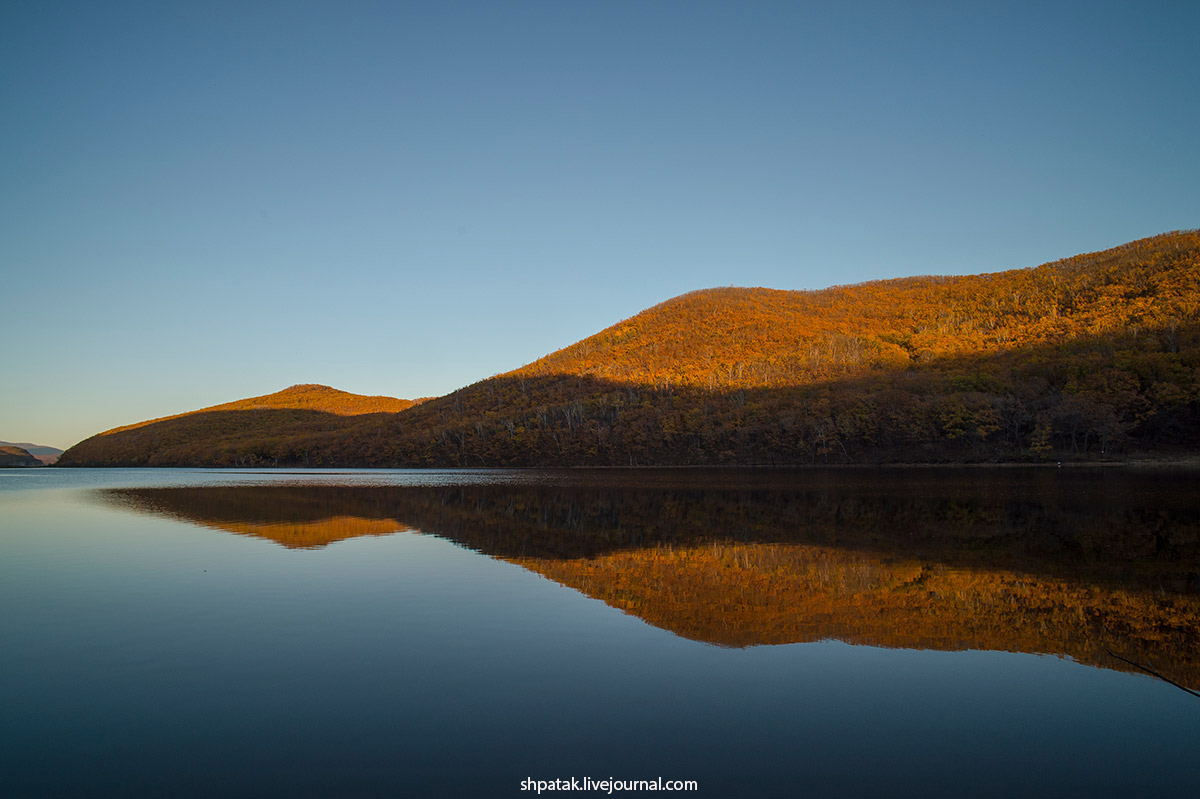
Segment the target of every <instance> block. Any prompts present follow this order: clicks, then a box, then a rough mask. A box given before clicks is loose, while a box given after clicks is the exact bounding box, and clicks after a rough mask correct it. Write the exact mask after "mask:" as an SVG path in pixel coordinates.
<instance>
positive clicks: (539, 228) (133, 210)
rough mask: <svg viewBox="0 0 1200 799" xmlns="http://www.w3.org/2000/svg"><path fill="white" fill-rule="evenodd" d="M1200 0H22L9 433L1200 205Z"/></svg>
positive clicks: (564, 335)
mask: <svg viewBox="0 0 1200 799" xmlns="http://www.w3.org/2000/svg"><path fill="white" fill-rule="evenodd" d="M1197 31H1200V3H1197V2H1194V0H1188V1H1186V2H1174V3H1171V2H1160V3H1154V2H1148V3H1141V2H1128V3H1105V2H1084V3H1055V2H1035V3H1028V4H1025V3H1018V2H1003V3H975V2H945V3H932V2H931V3H904V2H899V1H898V0H897V1H896V2H880V3H852V2H844V3H843V2H828V1H827V0H823V1H822V2H814V3H805V2H800V1H799V0H793V1H792V2H780V3H772V2H726V3H704V2H683V1H682V0H681V1H680V2H652V1H648V0H639V1H638V2H615V1H614V0H595V1H594V2H571V1H570V0H553V1H552V2H501V1H500V0H496V1H494V2H492V1H488V2H484V1H483V0H480V2H463V3H459V2H445V1H443V0H438V1H437V2H435V1H434V0H429V2H422V3H403V2H379V3H371V2H355V1H354V0H338V1H337V2H327V3H323V2H300V1H298V0H296V1H291V2H280V3H270V2H260V1H259V0H256V2H252V3H245V2H230V3H220V2H205V3H187V2H180V1H178V0H172V2H157V1H156V0H155V1H152V2H146V3H127V2H119V1H110V2H81V3H68V2H44V3H43V2H9V3H5V4H3V6H2V8H0V299H2V301H3V303H2V305H3V314H4V316H3V318H4V333H3V336H2V337H0V367H2V369H3V372H2V375H3V377H2V380H3V390H2V391H0V439H3V440H8V441H32V442H35V443H40V444H49V445H52V446H59V447H66V446H69V445H71V444H74V443H75V442H77V441H79V440H81V439H83V438H85V437H87V436H89V435H91V434H93V433H96V432H99V431H101V430H104V429H107V428H110V427H113V426H116V425H120V424H127V423H131V422H135V421H139V420H142V419H146V418H151V417H155V416H162V415H166V414H170V413H177V412H181V411H185V410H191V409H195V408H199V407H202V406H205V405H211V404H215V403H218V402H225V401H229V400H233V399H238V398H242V397H247V396H253V395H257V394H265V393H270V392H272V391H276V390H278V389H281V388H284V387H286V386H288V385H292V384H294V383H326V384H330V385H333V386H336V387H338V388H341V389H344V390H347V391H353V392H356V393H362V394H388V395H391V396H398V397H419V396H433V395H440V394H444V393H447V392H449V391H453V390H454V389H456V388H460V387H462V386H464V385H467V384H470V383H473V382H475V381H476V380H480V379H482V378H485V377H488V376H490V375H492V374H495V373H498V372H503V371H507V370H509V369H513V368H515V367H517V366H520V365H522V364H524V363H527V362H529V361H532V360H535V359H536V358H538V357H540V356H542V355H544V354H546V353H548V352H551V351H553V350H556V349H558V348H560V347H563V346H566V345H568V344H571V343H572V342H574V341H577V340H579V339H581V338H583V337H585V336H588V335H590V334H592V333H595V332H597V331H599V330H601V329H602V328H604V327H607V326H608V325H610V324H613V323H614V322H617V321H619V320H620V319H622V318H625V317H628V316H631V315H633V314H635V313H637V312H638V311H641V310H643V309H644V308H647V307H649V306H651V305H654V304H655V303H658V302H661V301H662V300H665V299H668V298H669V297H672V296H675V295H677V294H680V293H683V292H685V291H689V290H692V289H698V288H706V287H711V286H726V285H740V286H769V287H773V288H785V289H806V288H821V287H824V286H828V285H831V284H845V283H855V282H859V281H863V280H870V279H876V278H884V277H895V276H900V275H910V274H952V273H977V272H989V271H998V270H1002V269H1009V268H1017V267H1024V266H1033V265H1036V264H1039V263H1043V262H1045V261H1049V260H1054V259H1057V258H1060V257H1065V256H1069V255H1074V254H1076V253H1079V252H1086V251H1092V250H1099V249H1104V248H1107V247H1110V246H1113V245H1116V244H1120V243H1122V242H1124V241H1128V240H1130V239H1135V238H1140V237H1143V236H1148V235H1154V234H1156V233H1161V232H1164V231H1167V230H1173V229H1180V228H1194V227H1197V226H1200V148H1198V147H1197V141H1198V140H1200V88H1198V87H1200V45H1197V40H1196V36H1197Z"/></svg>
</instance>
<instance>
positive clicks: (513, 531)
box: [103, 469, 1200, 686]
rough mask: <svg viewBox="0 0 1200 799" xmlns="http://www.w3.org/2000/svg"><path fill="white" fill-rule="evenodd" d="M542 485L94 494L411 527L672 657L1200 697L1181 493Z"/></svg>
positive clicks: (153, 504)
mask: <svg viewBox="0 0 1200 799" xmlns="http://www.w3.org/2000/svg"><path fill="white" fill-rule="evenodd" d="M537 477H538V479H540V480H542V483H541V484H534V483H533V482H532V478H533V475H532V474H531V482H530V484H526V485H482V484H481V485H459V486H438V487H399V486H395V487H350V486H320V485H317V486H314V485H305V486H266V487H204V488H153V489H112V490H108V491H105V492H103V494H104V496H105V498H106V499H107V500H108V501H110V502H115V503H118V504H121V505H123V506H126V507H132V508H135V509H137V510H141V511H145V512H151V513H156V514H162V515H168V516H172V517H175V518H180V519H184V520H188V521H192V522H195V523H198V524H203V525H206V526H210V527H215V528H219V529H225V530H229V531H231V532H235V533H240V534H250V535H255V536H258V537H261V538H267V539H270V540H273V541H276V542H278V543H280V544H282V545H284V546H288V547H315V546H322V545H324V544H327V543H331V542H333V541H337V540H341V539H345V538H350V537H354V536H357V535H379V534H385V533H387V532H391V531H395V530H400V529H419V530H422V531H425V532H429V533H434V534H437V535H439V536H443V537H445V538H448V539H450V540H453V541H455V542H458V543H460V544H462V545H465V546H468V547H471V548H473V549H476V550H478V551H480V552H483V553H486V554H488V555H491V556H494V557H498V558H503V559H505V560H509V561H511V562H513V563H517V564H520V565H521V566H523V567H525V568H527V569H529V570H531V571H534V572H537V573H539V574H542V575H544V576H546V577H548V578H550V579H552V580H555V581H557V582H559V583H562V584H563V585H567V586H570V587H572V588H575V589H577V590H579V591H581V592H583V593H586V594H588V595H590V596H593V597H596V598H598V599H601V600H603V601H604V602H606V603H608V604H609V605H611V606H613V607H616V608H619V609H621V610H623V611H626V612H628V613H631V614H634V615H636V616H638V617H640V618H642V619H644V620H646V621H647V622H649V623H651V624H654V625H656V626H658V627H661V628H663V629H667V630H670V631H672V632H675V633H677V634H679V635H682V636H686V637H688V638H691V639H695V640H700V641H707V642H711V643H715V644H720V645H728V646H748V645H754V644H775V643H790V642H799V641H814V640H821V639H827V638H836V639H840V640H844V641H848V642H852V643H863V644H872V645H878V646H894V647H910V648H931V649H944V650H959V649H988V650H1008V651H1019V652H1038V653H1050V654H1055V655H1062V656H1069V657H1072V658H1075V659H1076V660H1079V661H1081V662H1084V663H1089V664H1093V665H1101V666H1106V667H1110V668H1118V669H1123V670H1129V669H1130V668H1131V667H1129V666H1127V665H1125V664H1124V663H1122V662H1121V661H1119V660H1117V659H1116V658H1113V657H1111V656H1110V655H1109V654H1108V653H1107V652H1106V649H1107V650H1111V651H1112V652H1113V653H1116V654H1117V655H1120V656H1122V657H1125V658H1128V659H1130V660H1133V661H1136V662H1138V663H1141V664H1143V665H1145V666H1148V667H1150V668H1153V669H1155V670H1157V671H1159V672H1161V673H1162V674H1164V675H1165V676H1167V677H1169V678H1171V679H1173V680H1176V681H1177V682H1180V683H1183V684H1186V685H1191V686H1197V685H1200V512H1198V511H1200V497H1197V496H1196V492H1195V491H1194V488H1195V485H1196V479H1195V474H1194V473H1192V472H1187V471H1178V472H1175V471H1166V470H1158V471H1146V472H1140V471H1134V470H1091V469H1088V470H1049V469H1043V470H1026V469H978V470H970V469H968V470H948V469H932V470H861V471H859V470H849V471H838V472H824V471H792V472H780V471H759V470H742V471H734V472H707V471H700V472H686V471H684V472H637V471H632V472H620V471H616V472H602V473H597V472H582V473H580V472H571V473H561V474H557V475H555V474H551V475H549V476H548V477H547V476H546V474H545V473H542V474H540V475H537Z"/></svg>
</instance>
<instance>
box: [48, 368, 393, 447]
mask: <svg viewBox="0 0 1200 799" xmlns="http://www.w3.org/2000/svg"><path fill="white" fill-rule="evenodd" d="M414 404H415V401H414V400H402V399H396V398H394V397H380V396H364V395H361V394H350V393H348V392H345V391H338V390H337V389H335V388H330V387H329V386H321V385H312V384H305V385H296V386H291V387H289V388H285V389H284V390H282V391H278V392H276V393H274V394H266V395H264V396H261V397H250V398H249V399H243V400H237V401H235V402H227V403H224V404H221V405H213V406H211V407H208V408H202V409H200V410H197V411H190V412H188V413H181V414H177V415H175V416H167V417H163V418H161V419H151V420H149V421H146V422H138V423H137V424H132V425H126V426H124V427H117V428H114V429H112V430H108V431H106V432H104V433H100V434H98V435H95V436H92V437H91V438H89V439H86V440H85V441H82V442H80V443H78V444H76V445H75V446H73V447H71V448H70V449H68V450H67V451H66V452H64V453H63V454H62V456H61V457H60V458H59V464H60V465H63V466H80V465H105V466H132V465H165V464H170V465H190V464H197V465H198V464H212V465H221V466H230V465H247V464H250V463H256V464H261V463H264V462H266V456H265V453H264V452H263V449H262V446H263V442H271V445H272V446H277V447H286V446H289V445H290V442H293V441H304V440H306V439H307V438H309V437H311V436H314V435H320V434H328V433H331V432H338V431H342V430H344V429H346V428H348V427H352V426H353V425H354V424H356V423H360V422H361V421H362V420H363V419H369V418H377V417H378V416H379V415H380V414H394V413H397V412H399V411H402V410H405V409H406V408H410V407H412V406H413V405H414Z"/></svg>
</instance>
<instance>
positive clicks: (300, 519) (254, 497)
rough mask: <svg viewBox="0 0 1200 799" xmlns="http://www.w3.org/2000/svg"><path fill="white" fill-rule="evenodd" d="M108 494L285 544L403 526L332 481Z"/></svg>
mask: <svg viewBox="0 0 1200 799" xmlns="http://www.w3.org/2000/svg"><path fill="white" fill-rule="evenodd" d="M214 491H215V493H210V492H214ZM190 492H199V493H190ZM109 497H110V499H112V500H113V501H115V502H117V503H118V504H120V505H121V506H123V507H127V508H131V509H134V510H138V511H141V512H144V513H153V514H157V515H160V516H169V517H171V518H175V519H182V520H184V521H188V522H192V523H194V524H200V525H203V526H205V527H211V528H213V529H216V530H226V531H228V532H231V533H236V534H238V535H249V536H254V537H255V538H262V539H266V540H268V541H274V542H275V543H276V544H279V545H280V546H285V547H287V548H289V549H317V548H320V547H324V546H327V545H329V544H332V543H334V542H335V541H344V540H346V539H348V538H358V537H359V536H364V535H390V534H391V533H395V532H399V531H401V530H407V529H408V528H407V527H405V526H404V525H402V524H400V523H399V522H397V521H396V520H395V519H391V518H387V516H386V514H385V513H384V508H383V506H381V505H379V504H378V503H373V502H370V501H366V502H363V501H361V499H360V498H357V497H356V496H355V490H354V489H343V488H339V487H337V486H324V487H322V488H321V489H318V490H315V491H314V490H313V489H303V490H296V489H287V490H285V491H283V492H279V491H276V490H272V489H265V488H260V487H223V488H219V489H203V488H171V489H132V490H122V489H118V490H115V491H112V492H109ZM381 514H382V515H381Z"/></svg>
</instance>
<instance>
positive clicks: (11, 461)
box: [0, 446, 43, 466]
mask: <svg viewBox="0 0 1200 799" xmlns="http://www.w3.org/2000/svg"><path fill="white" fill-rule="evenodd" d="M41 465H43V464H42V462H41V461H39V460H38V459H37V458H35V457H33V456H32V455H30V454H29V451H28V450H25V449H22V448H21V447H5V446H0V466H41Z"/></svg>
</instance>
